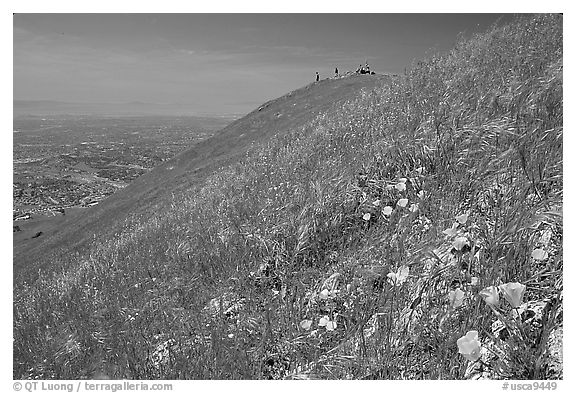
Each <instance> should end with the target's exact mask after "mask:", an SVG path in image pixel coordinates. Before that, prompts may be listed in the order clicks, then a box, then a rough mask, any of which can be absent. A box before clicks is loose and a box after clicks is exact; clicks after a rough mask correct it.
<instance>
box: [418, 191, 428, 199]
mask: <svg viewBox="0 0 576 393" xmlns="http://www.w3.org/2000/svg"><path fill="white" fill-rule="evenodd" d="M416 195H418V198H420V199H424V196H425V195H426V193H425V192H424V190H420V191H419V192H418V194H416Z"/></svg>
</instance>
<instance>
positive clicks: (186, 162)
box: [14, 75, 391, 271]
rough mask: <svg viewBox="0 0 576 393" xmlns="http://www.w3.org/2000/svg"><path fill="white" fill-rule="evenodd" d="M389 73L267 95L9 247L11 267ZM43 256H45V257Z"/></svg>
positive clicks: (109, 221) (65, 245)
mask: <svg viewBox="0 0 576 393" xmlns="http://www.w3.org/2000/svg"><path fill="white" fill-rule="evenodd" d="M390 79H391V77H388V76H380V75H370V76H364V75H362V76H357V75H354V76H350V77H343V78H339V79H325V80H322V81H320V82H318V83H313V84H310V85H308V86H306V87H303V88H301V89H298V90H295V91H293V92H291V93H288V94H287V95H285V96H283V97H280V98H278V99H275V100H272V101H269V102H267V103H265V104H263V105H262V106H260V107H259V108H258V109H256V110H255V111H253V112H252V113H250V114H248V115H247V116H245V117H243V118H241V119H239V120H237V121H235V122H233V123H232V124H230V125H229V126H227V127H225V128H224V129H223V130H221V131H220V132H218V133H217V134H216V135H214V136H213V137H212V138H210V139H207V140H205V141H203V142H201V143H199V144H197V145H195V146H194V147H193V148H191V149H189V150H187V151H185V152H183V153H181V154H180V155H178V156H177V157H175V158H173V159H171V160H169V161H167V162H165V163H163V164H162V165H160V166H159V167H157V168H155V169H154V170H153V171H151V172H149V173H147V174H145V175H143V176H141V177H140V178H138V179H137V180H135V181H134V182H133V183H131V184H130V185H129V186H128V187H127V188H125V189H123V190H121V191H119V192H117V193H116V194H114V195H112V196H111V197H110V198H108V199H107V200H106V201H104V202H103V203H101V204H100V205H98V206H96V207H93V208H91V209H90V210H89V211H87V212H85V214H83V215H80V216H74V217H70V218H69V219H67V220H65V221H64V222H63V223H62V224H60V227H59V229H57V230H56V231H55V232H54V233H52V234H51V233H46V234H45V235H44V236H43V237H41V238H38V239H35V241H34V242H33V243H32V242H29V243H28V244H24V245H22V246H20V247H18V248H15V249H14V266H15V270H17V271H19V270H20V268H22V267H25V266H30V265H34V266H35V267H36V266H37V265H38V264H39V263H38V262H36V261H40V263H42V262H43V261H46V260H50V259H53V258H55V257H56V256H57V255H58V254H59V253H62V252H63V253H70V252H75V251H78V247H80V246H85V245H86V244H87V243H89V242H91V241H92V240H93V239H95V238H100V237H101V236H106V235H108V234H110V233H113V232H114V231H115V228H116V227H118V226H119V225H122V221H123V220H124V219H125V218H126V217H127V216H128V215H136V216H138V217H139V219H140V220H146V218H147V217H149V215H150V212H149V211H147V210H148V209H150V208H151V206H152V205H158V204H159V205H163V204H165V203H166V202H162V201H163V200H166V198H170V196H171V195H172V194H178V193H181V192H185V190H187V189H188V188H190V187H192V186H194V185H196V184H198V183H201V182H202V180H203V179H204V178H205V177H206V176H208V175H209V174H211V173H213V172H214V171H216V170H218V168H221V167H224V166H226V165H229V164H230V163H233V162H235V161H237V160H238V159H239V158H240V157H242V156H243V155H244V154H245V153H246V151H247V149H249V148H250V147H252V146H254V145H256V144H262V143H265V142H266V141H267V140H269V139H270V138H271V137H272V136H276V135H282V134H284V133H286V132H288V131H289V130H294V129H297V128H298V127H301V126H302V125H303V124H305V123H306V122H309V121H310V120H311V119H313V118H314V117H315V116H317V115H318V114H320V113H324V112H326V111H329V110H331V109H333V108H334V107H335V106H336V107H337V105H339V104H340V105H341V103H343V102H345V101H346V100H349V99H351V98H353V97H355V96H356V95H358V94H359V93H360V92H361V90H362V89H373V88H374V87H377V86H380V85H382V84H383V83H388V82H389V81H390ZM46 256H49V257H48V258H46Z"/></svg>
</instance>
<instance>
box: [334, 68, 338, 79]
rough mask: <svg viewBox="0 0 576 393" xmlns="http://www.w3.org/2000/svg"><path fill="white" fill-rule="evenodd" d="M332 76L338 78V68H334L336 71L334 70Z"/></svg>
mask: <svg viewBox="0 0 576 393" xmlns="http://www.w3.org/2000/svg"><path fill="white" fill-rule="evenodd" d="M334 76H335V77H336V78H338V67H336V69H335V70H334Z"/></svg>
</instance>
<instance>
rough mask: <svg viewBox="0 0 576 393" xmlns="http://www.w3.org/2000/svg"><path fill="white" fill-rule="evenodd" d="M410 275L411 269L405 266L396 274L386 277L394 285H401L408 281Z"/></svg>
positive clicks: (391, 273)
mask: <svg viewBox="0 0 576 393" xmlns="http://www.w3.org/2000/svg"><path fill="white" fill-rule="evenodd" d="M409 274H410V268H409V267H408V266H406V265H404V266H400V267H399V268H398V271H397V272H396V273H394V272H390V273H388V274H387V275H386V276H387V277H388V279H389V280H390V282H391V283H392V285H401V284H402V283H403V282H404V281H406V279H407V278H408V275H409Z"/></svg>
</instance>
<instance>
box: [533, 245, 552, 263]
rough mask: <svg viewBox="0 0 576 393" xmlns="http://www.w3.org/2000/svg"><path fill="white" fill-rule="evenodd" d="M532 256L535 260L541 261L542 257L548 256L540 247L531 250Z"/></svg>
mask: <svg viewBox="0 0 576 393" xmlns="http://www.w3.org/2000/svg"><path fill="white" fill-rule="evenodd" d="M532 258H534V259H536V260H537V261H543V260H544V259H546V258H548V253H547V252H546V251H544V250H543V249H541V248H537V249H535V250H534V251H532Z"/></svg>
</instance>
